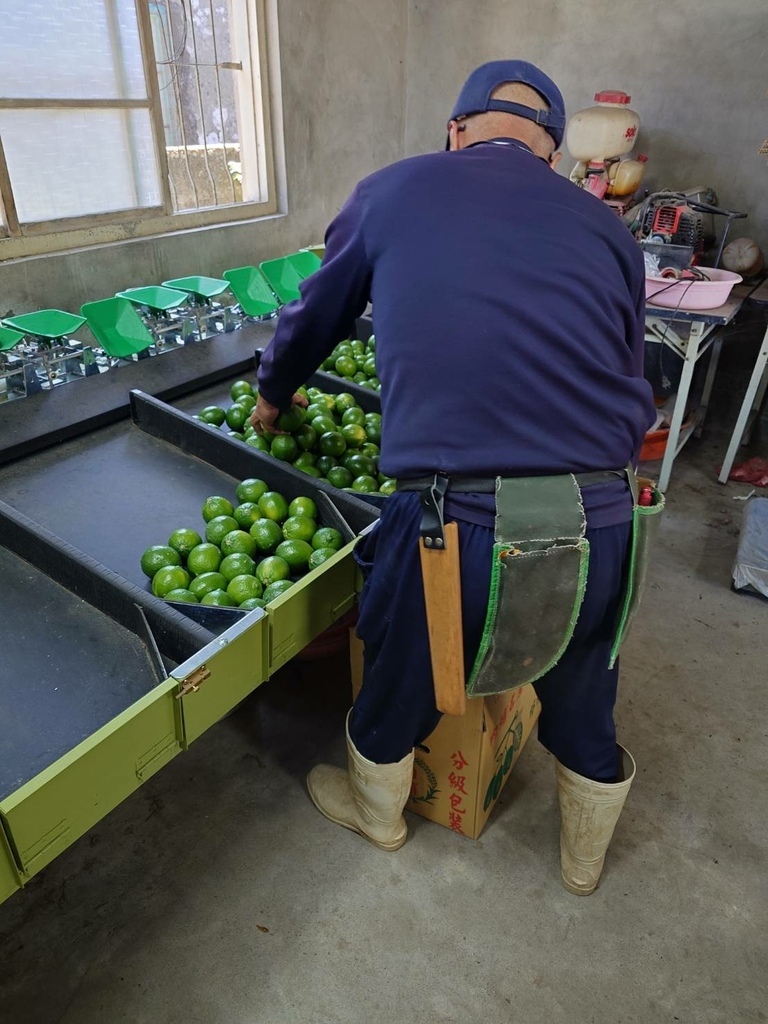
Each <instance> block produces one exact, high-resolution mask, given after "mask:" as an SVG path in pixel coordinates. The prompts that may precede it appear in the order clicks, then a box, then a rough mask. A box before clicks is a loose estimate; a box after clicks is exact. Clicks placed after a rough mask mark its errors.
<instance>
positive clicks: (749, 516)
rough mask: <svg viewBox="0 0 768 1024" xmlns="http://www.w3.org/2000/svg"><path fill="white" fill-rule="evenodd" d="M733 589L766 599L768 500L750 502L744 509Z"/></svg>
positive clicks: (754, 499)
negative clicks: (752, 591) (752, 593)
mask: <svg viewBox="0 0 768 1024" xmlns="http://www.w3.org/2000/svg"><path fill="white" fill-rule="evenodd" d="M733 588H734V590H745V589H747V590H755V591H757V593H758V594H762V595H763V596H764V597H768V498H750V500H749V501H748V502H747V504H746V505H745V506H744V521H743V523H742V525H741V534H740V536H739V547H738V550H737V552H736V561H735V562H734V564H733Z"/></svg>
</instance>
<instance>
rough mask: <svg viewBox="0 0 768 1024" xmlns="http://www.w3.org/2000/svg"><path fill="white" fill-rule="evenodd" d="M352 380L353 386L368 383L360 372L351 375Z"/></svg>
mask: <svg viewBox="0 0 768 1024" xmlns="http://www.w3.org/2000/svg"><path fill="white" fill-rule="evenodd" d="M352 380H353V381H354V382H355V384H365V383H366V382H367V381H368V378H367V377H366V375H365V374H364V373H363V371H362V370H358V371H357V373H355V374H353V376H352Z"/></svg>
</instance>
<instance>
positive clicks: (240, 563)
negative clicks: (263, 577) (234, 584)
mask: <svg viewBox="0 0 768 1024" xmlns="http://www.w3.org/2000/svg"><path fill="white" fill-rule="evenodd" d="M255 569H256V563H255V562H254V560H253V559H252V558H251V556H250V555H246V554H244V553H240V552H238V553H237V554H234V555H227V557H226V558H224V559H223V560H222V563H221V565H220V566H219V572H220V573H221V575H222V576H223V577H224V579H225V580H230V581H231V580H233V579H234V578H235V576H253V573H254V570H255Z"/></svg>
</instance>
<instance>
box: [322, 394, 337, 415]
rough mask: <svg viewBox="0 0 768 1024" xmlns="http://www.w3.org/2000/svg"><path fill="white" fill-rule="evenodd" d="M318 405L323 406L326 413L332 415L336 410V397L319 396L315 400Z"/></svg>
mask: <svg viewBox="0 0 768 1024" xmlns="http://www.w3.org/2000/svg"><path fill="white" fill-rule="evenodd" d="M317 404H318V405H324V406H325V410H326V412H329V413H332V412H333V411H334V410H335V408H336V395H326V394H325V393H323V394H321V395H320V396H319V397H318V399H317Z"/></svg>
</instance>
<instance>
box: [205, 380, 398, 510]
mask: <svg viewBox="0 0 768 1024" xmlns="http://www.w3.org/2000/svg"><path fill="white" fill-rule="evenodd" d="M299 392H300V393H301V394H302V395H304V397H305V398H306V400H307V402H308V406H307V408H306V409H302V408H301V407H299V406H294V407H293V408H292V409H291V410H290V412H287V413H283V415H282V416H280V418H279V419H278V421H277V424H276V426H277V428H278V429H279V430H281V431H284V433H280V434H266V433H265V434H264V436H261V437H260V436H259V435H258V434H257V433H256V431H255V430H254V428H253V427H252V426H251V425H250V424H249V422H248V420H249V417H250V415H251V412H252V411H253V409H254V407H255V405H256V397H257V394H258V393H257V392H255V391H254V390H253V388H252V387H251V385H250V384H249V383H248V381H247V380H238V381H235V383H234V384H233V385H232V387H231V389H230V394H231V397H232V405H230V407H229V408H228V409H226V410H224V409H222V408H220V407H219V406H215V405H209V406H206V408H205V409H201V410H200V412H199V413H197V416H196V418H197V419H199V420H202V421H203V422H204V423H208V424H209V425H211V426H215V427H221V428H222V429H224V428H228V430H229V433H230V435H231V436H232V437H235V438H237V439H238V440H239V441H244V442H245V444H247V445H250V446H251V447H253V448H256V450H257V451H261V452H264V453H265V454H266V455H272V456H273V457H274V458H276V459H280V461H282V462H289V463H291V464H292V465H293V466H295V467H296V469H300V470H302V472H304V473H306V474H307V475H308V476H314V477H318V478H323V479H326V480H327V481H328V483H330V484H332V485H333V486H334V487H339V488H341V489H343V490H351V491H356V492H358V493H360V494H384V495H387V494H392V492H393V491H394V490H395V481H394V480H392V479H390V478H389V477H387V476H386V475H385V474H383V473H380V472H379V453H380V448H379V445H380V443H381V413H378V412H364V411H363V410H362V409H361V408H360V406H359V405H358V404H357V402H356V401H355V398H354V397H353V396H352V395H350V394H347V393H342V394H340V395H331V394H325V393H324V392H323V391H321V390H320V389H319V388H299Z"/></svg>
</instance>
